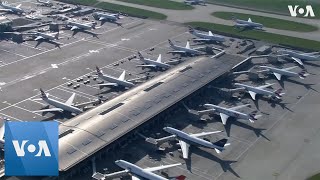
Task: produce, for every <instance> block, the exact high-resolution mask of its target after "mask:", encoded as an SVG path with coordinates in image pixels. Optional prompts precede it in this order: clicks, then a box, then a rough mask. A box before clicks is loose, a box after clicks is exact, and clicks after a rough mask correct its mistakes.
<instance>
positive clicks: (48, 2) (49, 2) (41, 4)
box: [37, 0, 53, 7]
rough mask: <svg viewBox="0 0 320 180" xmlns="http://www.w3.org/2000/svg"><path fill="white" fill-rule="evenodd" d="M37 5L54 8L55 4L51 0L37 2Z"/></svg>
mask: <svg viewBox="0 0 320 180" xmlns="http://www.w3.org/2000/svg"><path fill="white" fill-rule="evenodd" d="M37 5H39V6H46V7H51V6H53V3H52V2H51V1H50V0H46V1H45V0H37Z"/></svg>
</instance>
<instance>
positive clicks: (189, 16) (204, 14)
mask: <svg viewBox="0 0 320 180" xmlns="http://www.w3.org/2000/svg"><path fill="white" fill-rule="evenodd" d="M101 1H103V0H101ZM106 1H108V2H112V3H117V4H121V5H126V6H132V7H137V8H141V9H146V10H150V11H156V12H160V13H163V14H165V15H167V16H168V18H167V20H169V21H174V22H180V23H184V22H190V21H203V22H212V23H217V24H225V25H229V26H231V25H234V23H233V22H232V21H231V20H230V21H228V20H223V19H220V18H216V17H214V16H211V15H210V14H211V13H212V12H216V11H227V12H237V13H247V14H253V15H260V16H267V17H273V18H279V19H284V20H290V21H296V22H303V23H307V24H311V25H314V26H317V27H318V28H319V29H318V30H317V31H314V32H308V33H302V32H294V31H286V30H278V29H271V28H265V30H266V31H267V32H271V33H275V34H281V35H287V36H293V37H299V38H303V39H310V40H317V41H320V20H313V19H301V18H294V17H290V16H283V15H276V14H269V13H264V12H257V11H250V10H244V9H240V8H232V7H226V6H219V5H212V4H207V5H206V6H201V5H199V6H195V9H193V10H185V11H175V10H168V9H160V8H154V7H149V6H143V5H137V4H132V3H126V2H120V1H117V0H106ZM288 13H289V12H288ZM253 21H254V19H253Z"/></svg>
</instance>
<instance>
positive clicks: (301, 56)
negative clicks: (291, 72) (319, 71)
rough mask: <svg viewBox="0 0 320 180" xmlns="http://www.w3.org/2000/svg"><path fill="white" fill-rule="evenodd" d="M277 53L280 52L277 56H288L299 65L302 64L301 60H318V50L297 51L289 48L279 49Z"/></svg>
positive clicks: (319, 58) (319, 56) (319, 57)
mask: <svg viewBox="0 0 320 180" xmlns="http://www.w3.org/2000/svg"><path fill="white" fill-rule="evenodd" d="M277 53H278V54H280V55H279V56H286V57H290V58H291V59H293V60H294V61H296V62H297V63H299V64H300V65H303V62H302V61H320V55H316V54H318V52H313V53H298V52H295V51H290V50H279V51H277Z"/></svg>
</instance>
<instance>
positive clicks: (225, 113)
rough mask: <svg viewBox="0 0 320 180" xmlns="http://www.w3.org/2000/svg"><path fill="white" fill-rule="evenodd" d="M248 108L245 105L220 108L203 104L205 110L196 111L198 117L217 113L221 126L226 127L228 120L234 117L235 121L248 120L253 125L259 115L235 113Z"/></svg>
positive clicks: (254, 113)
mask: <svg viewBox="0 0 320 180" xmlns="http://www.w3.org/2000/svg"><path fill="white" fill-rule="evenodd" d="M248 106H250V104H245V105H240V106H235V107H232V108H226V107H221V106H217V105H214V104H204V107H205V108H206V109H207V110H203V111H198V113H199V114H200V115H203V114H212V113H215V112H217V113H219V115H220V117H221V121H222V124H223V125H226V123H227V120H228V118H229V117H230V116H231V117H235V118H237V119H244V120H249V121H250V122H251V123H254V121H255V120H257V119H258V118H259V117H261V115H256V113H257V112H256V111H254V112H252V113H250V114H246V113H242V112H239V111H237V110H238V109H241V108H244V107H248Z"/></svg>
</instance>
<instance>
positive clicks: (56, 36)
mask: <svg viewBox="0 0 320 180" xmlns="http://www.w3.org/2000/svg"><path fill="white" fill-rule="evenodd" d="M54 38H55V39H59V31H58V32H57V33H56V34H55V35H54Z"/></svg>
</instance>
